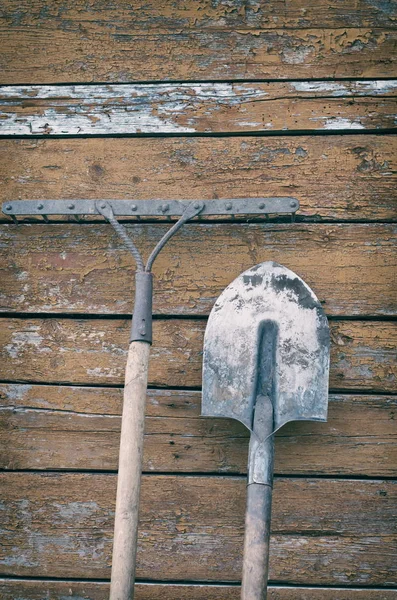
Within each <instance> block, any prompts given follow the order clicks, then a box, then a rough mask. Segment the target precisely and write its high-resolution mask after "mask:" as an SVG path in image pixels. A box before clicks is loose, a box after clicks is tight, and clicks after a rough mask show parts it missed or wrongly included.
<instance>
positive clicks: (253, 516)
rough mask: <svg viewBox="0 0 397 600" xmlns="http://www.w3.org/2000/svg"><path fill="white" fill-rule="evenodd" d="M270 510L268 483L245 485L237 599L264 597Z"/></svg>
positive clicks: (267, 565)
mask: <svg viewBox="0 0 397 600" xmlns="http://www.w3.org/2000/svg"><path fill="white" fill-rule="evenodd" d="M271 510H272V488H271V486H270V485H264V484H262V483H250V484H249V485H248V487H247V509H246V514H245V537H244V560H243V580H242V584H241V600H265V598H266V595H267V593H266V590H267V579H268V571H269V538H270V518H271Z"/></svg>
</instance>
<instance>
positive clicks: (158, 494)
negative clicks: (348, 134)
mask: <svg viewBox="0 0 397 600" xmlns="http://www.w3.org/2000/svg"><path fill="white" fill-rule="evenodd" d="M1 478H2V486H1V490H2V499H3V504H2V506H3V517H2V523H3V527H4V529H5V531H4V534H3V549H2V555H1V558H0V565H1V568H2V572H3V574H8V575H20V576H28V575H29V576H37V577H40V576H46V575H50V576H52V577H63V578H67V577H70V576H72V577H74V578H79V577H84V578H104V577H109V573H110V560H111V541H112V534H113V531H112V527H113V518H114V496H115V484H116V477H115V476H114V475H110V474H108V475H103V474H102V475H93V474H70V475H66V474H59V473H53V474H51V475H43V474H38V473H36V474H28V473H8V474H3V475H2V476H1ZM245 488H246V483H245V480H244V478H234V477H211V478H208V477H180V476H179V477H176V476H154V475H152V476H145V477H144V478H143V484H142V497H141V505H140V506H141V513H140V534H139V542H138V569H137V577H138V578H143V579H154V580H171V581H177V580H178V579H179V580H183V581H186V580H188V581H194V580H196V581H205V580H208V581H211V580H212V581H213V580H215V581H236V580H237V581H238V580H239V578H240V569H241V555H242V540H243V528H244V523H243V521H244V505H245ZM394 495H395V485H394V484H393V483H392V482H390V481H364V480H361V481H360V480H354V481H352V480H343V481H340V480H339V481H338V480H326V479H324V480H321V479H320V480H319V479H317V480H316V479H305V478H299V479H278V480H277V481H276V483H275V491H274V504H273V519H272V532H273V534H272V540H271V565H270V579H271V580H272V581H282V582H284V583H299V584H303V585H305V584H308V583H309V584H311V585H329V584H332V585H335V586H337V585H338V584H342V585H350V586H352V587H354V586H357V585H360V584H365V585H367V586H368V585H372V586H389V585H394V584H395V583H396V575H397V573H396V571H395V564H396V562H395V549H393V540H394V535H395V524H396V521H395V498H394Z"/></svg>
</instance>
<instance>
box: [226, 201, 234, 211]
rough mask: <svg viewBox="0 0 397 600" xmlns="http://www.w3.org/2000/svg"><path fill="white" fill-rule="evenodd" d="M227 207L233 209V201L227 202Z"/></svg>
mask: <svg viewBox="0 0 397 600" xmlns="http://www.w3.org/2000/svg"><path fill="white" fill-rule="evenodd" d="M225 208H226V210H232V208H233V205H232V203H231V202H226V204H225Z"/></svg>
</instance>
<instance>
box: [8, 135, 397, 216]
mask: <svg viewBox="0 0 397 600" xmlns="http://www.w3.org/2000/svg"><path fill="white" fill-rule="evenodd" d="M396 149H397V138H396V136H375V135H368V136H360V135H356V136H354V135H352V136H328V137H327V138H326V139H324V138H323V137H321V136H313V137H310V136H299V137H296V138H295V137H293V138H292V137H277V138H276V137H275V138H271V137H267V138H258V137H257V138H255V137H241V138H228V139H226V138H219V139H214V138H205V139H199V138H190V139H186V138H179V139H177V138H174V139H108V138H106V139H105V138H102V139H99V138H98V139H68V140H55V139H54V140H51V139H48V140H47V139H46V140H33V139H32V140H2V142H1V145H0V183H1V187H0V189H1V198H2V199H3V200H12V199H29V198H31V199H43V198H46V199H50V198H52V199H61V198H70V199H73V198H92V199H98V198H120V199H124V198H127V199H128V198H131V199H134V200H140V199H148V198H154V197H157V198H163V199H164V200H166V199H169V198H193V199H196V198H197V199H203V200H205V199H210V198H238V197H240V198H241V197H243V198H245V197H261V196H264V195H266V196H288V195H289V196H296V197H297V198H299V201H300V203H301V207H300V210H299V213H298V214H299V215H300V216H301V217H310V218H317V219H321V218H324V219H337V220H342V221H343V220H349V219H354V220H388V219H396V218H397V213H396V187H397V186H396V172H397V167H396V158H395V156H396Z"/></svg>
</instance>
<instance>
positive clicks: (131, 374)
mask: <svg viewBox="0 0 397 600" xmlns="http://www.w3.org/2000/svg"><path fill="white" fill-rule="evenodd" d="M149 353H150V344H149V343H147V342H138V341H134V342H131V344H130V346H129V350H128V359H127V368H126V372H125V388H124V401H123V417H122V422H121V437H120V454H119V473H118V479H117V498H116V516H115V524H114V541H113V558H112V575H111V584H110V600H132V598H133V595H134V580H135V566H136V546H137V536H138V509H139V493H140V487H141V485H140V484H141V472H142V454H143V434H144V422H145V402H146V390H147V377H148V366H149Z"/></svg>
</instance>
